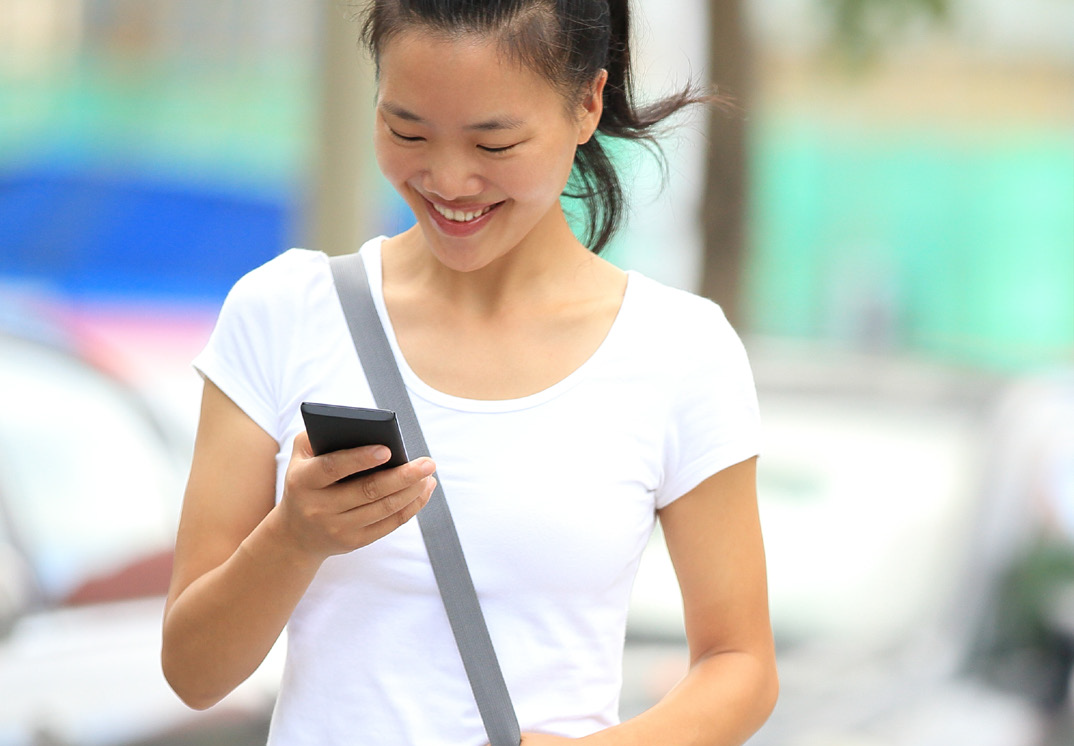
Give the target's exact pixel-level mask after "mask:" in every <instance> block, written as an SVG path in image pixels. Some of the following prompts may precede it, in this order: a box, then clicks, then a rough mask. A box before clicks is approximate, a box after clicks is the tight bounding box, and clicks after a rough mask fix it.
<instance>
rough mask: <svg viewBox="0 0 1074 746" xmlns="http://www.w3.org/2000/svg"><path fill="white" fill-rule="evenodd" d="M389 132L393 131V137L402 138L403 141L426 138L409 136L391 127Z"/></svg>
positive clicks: (417, 140)
mask: <svg viewBox="0 0 1074 746" xmlns="http://www.w3.org/2000/svg"><path fill="white" fill-rule="evenodd" d="M388 132H390V133H392V137H394V138H395V139H397V140H402V141H403V142H421V141H422V140H424V139H425V138H424V137H409V136H407V135H401V134H399V133H398V132H396V131H395V130H393V129H392V128H391V127H388Z"/></svg>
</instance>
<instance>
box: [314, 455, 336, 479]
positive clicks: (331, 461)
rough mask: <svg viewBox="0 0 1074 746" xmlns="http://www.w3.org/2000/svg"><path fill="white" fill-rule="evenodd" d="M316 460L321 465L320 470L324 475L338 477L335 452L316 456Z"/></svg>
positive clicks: (332, 477)
mask: <svg viewBox="0 0 1074 746" xmlns="http://www.w3.org/2000/svg"><path fill="white" fill-rule="evenodd" d="M317 462H318V463H319V464H320V465H321V471H323V472H324V475H325V476H326V477H329V478H330V479H338V478H339V456H338V455H337V454H335V453H326V454H324V455H322V456H319V457H318V458H317Z"/></svg>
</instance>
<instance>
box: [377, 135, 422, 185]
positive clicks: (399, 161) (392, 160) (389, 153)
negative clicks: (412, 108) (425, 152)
mask: <svg viewBox="0 0 1074 746" xmlns="http://www.w3.org/2000/svg"><path fill="white" fill-rule="evenodd" d="M386 139H387V138H385V137H383V136H376V137H374V138H373V155H374V157H375V158H376V160H377V167H378V168H379V169H380V172H381V173H382V174H384V178H385V179H387V180H388V182H389V183H390V184H392V185H393V186H395V187H397V188H398V187H399V185H400V184H402V183H403V182H405V181H406V180H407V179H408V178H409V177H410V174H411V172H412V171H413V169H414V165H413V163H412V161H413V157H412V156H411V155H410V154H409V153H407V152H406V151H405V150H404V149H403V148H400V147H398V146H396V145H395V144H394V143H391V142H386Z"/></svg>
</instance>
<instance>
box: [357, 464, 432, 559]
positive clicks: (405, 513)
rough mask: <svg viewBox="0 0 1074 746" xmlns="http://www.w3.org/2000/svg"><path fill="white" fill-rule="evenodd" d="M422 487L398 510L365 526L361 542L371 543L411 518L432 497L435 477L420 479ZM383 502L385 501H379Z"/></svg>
mask: <svg viewBox="0 0 1074 746" xmlns="http://www.w3.org/2000/svg"><path fill="white" fill-rule="evenodd" d="M420 486H421V487H422V489H420V490H419V492H418V494H417V496H416V497H415V498H414V499H411V500H410V501H409V502H407V503H406V504H404V505H403V506H402V507H401V508H399V509H398V510H396V511H394V512H392V513H389V514H387V515H386V516H385V517H384V518H381V519H380V520H378V521H376V522H374V523H371V524H369V525H367V526H365V528H364V529H362V541H361V543H362V544H371V543H373V542H374V541H376V540H377V539H382V538H384V537H385V536H387V535H388V534H390V533H391V532H392V531H395V530H396V529H397V528H399V527H400V526H403V525H405V524H406V523H407V522H408V521H409V520H410V519H411V518H413V517H414V516H416V515H417V514H418V513H419V512H420V511H421V509H422V508H424V507H425V506H426V505H428V503H429V498H430V497H432V494H433V490H434V489H435V488H436V479H435V478H434V477H428V478H426V479H424V480H422V482H421V485H420ZM381 502H385V501H383V500H382V501H381ZM372 507H373V506H371V505H370V506H366V508H372Z"/></svg>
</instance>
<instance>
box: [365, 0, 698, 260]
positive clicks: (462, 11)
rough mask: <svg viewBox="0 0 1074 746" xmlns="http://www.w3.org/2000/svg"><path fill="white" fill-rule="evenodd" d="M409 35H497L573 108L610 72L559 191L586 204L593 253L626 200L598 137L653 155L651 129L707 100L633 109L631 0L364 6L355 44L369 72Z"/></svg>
mask: <svg viewBox="0 0 1074 746" xmlns="http://www.w3.org/2000/svg"><path fill="white" fill-rule="evenodd" d="M414 27H418V28H422V29H423V30H427V31H431V32H433V33H437V34H444V35H447V36H458V35H463V34H471V33H477V34H482V35H487V36H492V37H495V38H496V39H497V41H498V42H499V44H500V48H501V50H502V51H503V52H504V53H505V54H506V55H508V56H509V57H511V58H513V59H515V60H517V61H518V62H520V63H521V64H523V65H525V66H526V67H528V68H530V69H532V70H534V71H536V72H537V73H539V74H540V75H542V76H543V77H544V78H545V79H546V80H548V81H549V83H551V84H552V85H553V86H555V87H556V88H557V89H559V90H560V91H561V92H562V93H563V94H564V97H565V98H566V100H567V101H568V103H569V104H570V105H571V106H573V105H574V104H576V103H579V102H580V101H581V100H582V99H584V97H585V96H586V95H587V94H588V92H589V91H590V89H591V86H592V85H593V83H594V81H595V80H596V78H597V76H598V75H599V73H600V71H601V70H607V71H608V81H607V83H606V84H605V87H604V112H603V114H602V115H601V119H600V124H599V125H598V126H597V135H596V136H594V137H592V138H590V139H589V141H588V142H586V143H584V144H582V145H580V146H579V147H578V150H577V152H576V154H575V157H574V168H573V170H572V172H571V178H570V181H569V182H568V184H569V188H568V191H565V192H564V195H565V196H568V197H574V198H578V199H581V200H583V201H584V202H585V205H586V222H587V233H586V243H587V244H588V245H589V246H590V248H591V249H592V251H593V252H595V253H600V251H601V250H602V249H604V248H605V247H606V246H607V244H608V242H609V241H610V240H611V238H612V236H613V235H614V234H615V232H616V230H617V229H618V228H619V225H620V223H621V222H622V218H623V202H624V199H623V187H622V184H621V182H620V180H619V175H618V174H617V173H616V169H615V165H614V164H613V163H612V160H611V158H609V156H608V153H607V151H606V149H605V146H604V143H603V142H602V139H603V138H606V137H615V138H620V139H624V140H633V141H643V142H644V143H645V144H647V145H650V146H651V147H652V149H653V150H654V151H655V152H656V153H657V154H659V153H660V150H659V145H658V144H657V142H656V139H655V136H656V130H657V127H658V125H660V124H661V123H662V122H663V121H664V120H665V119H667V118H668V117H670V116H671V115H672V114H675V113H676V112H678V111H679V110H681V109H683V108H684V107H686V106H689V105H691V104H694V103H701V102H711V101H713V100H714V98H713V97H710V96H707V95H704V94H701V93H699V92H698V91H697V90H696V89H695V88H694V87H693V86H687V87H686V88H684V89H683V90H681V91H679V92H678V93H676V94H674V95H672V96H669V97H667V98H664V99H661V100H659V101H656V102H654V103H650V104H647V105H645V106H637V105H636V104H635V102H634V91H633V79H632V76H631V69H630V8H629V0H370V2H369V3H368V4H367V7H366V8H365V11H364V23H363V26H362V39H363V41H364V43H365V45H366V47H367V48H368V49H369V52H370V54H371V55H372V57H373V61H374V64H378V65H379V52H380V50H381V49H382V48H383V45H384V44H385V42H386V41H387V40H388V39H390V38H391V37H393V36H395V35H397V34H399V33H401V32H403V31H405V30H407V29H409V28H414Z"/></svg>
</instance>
